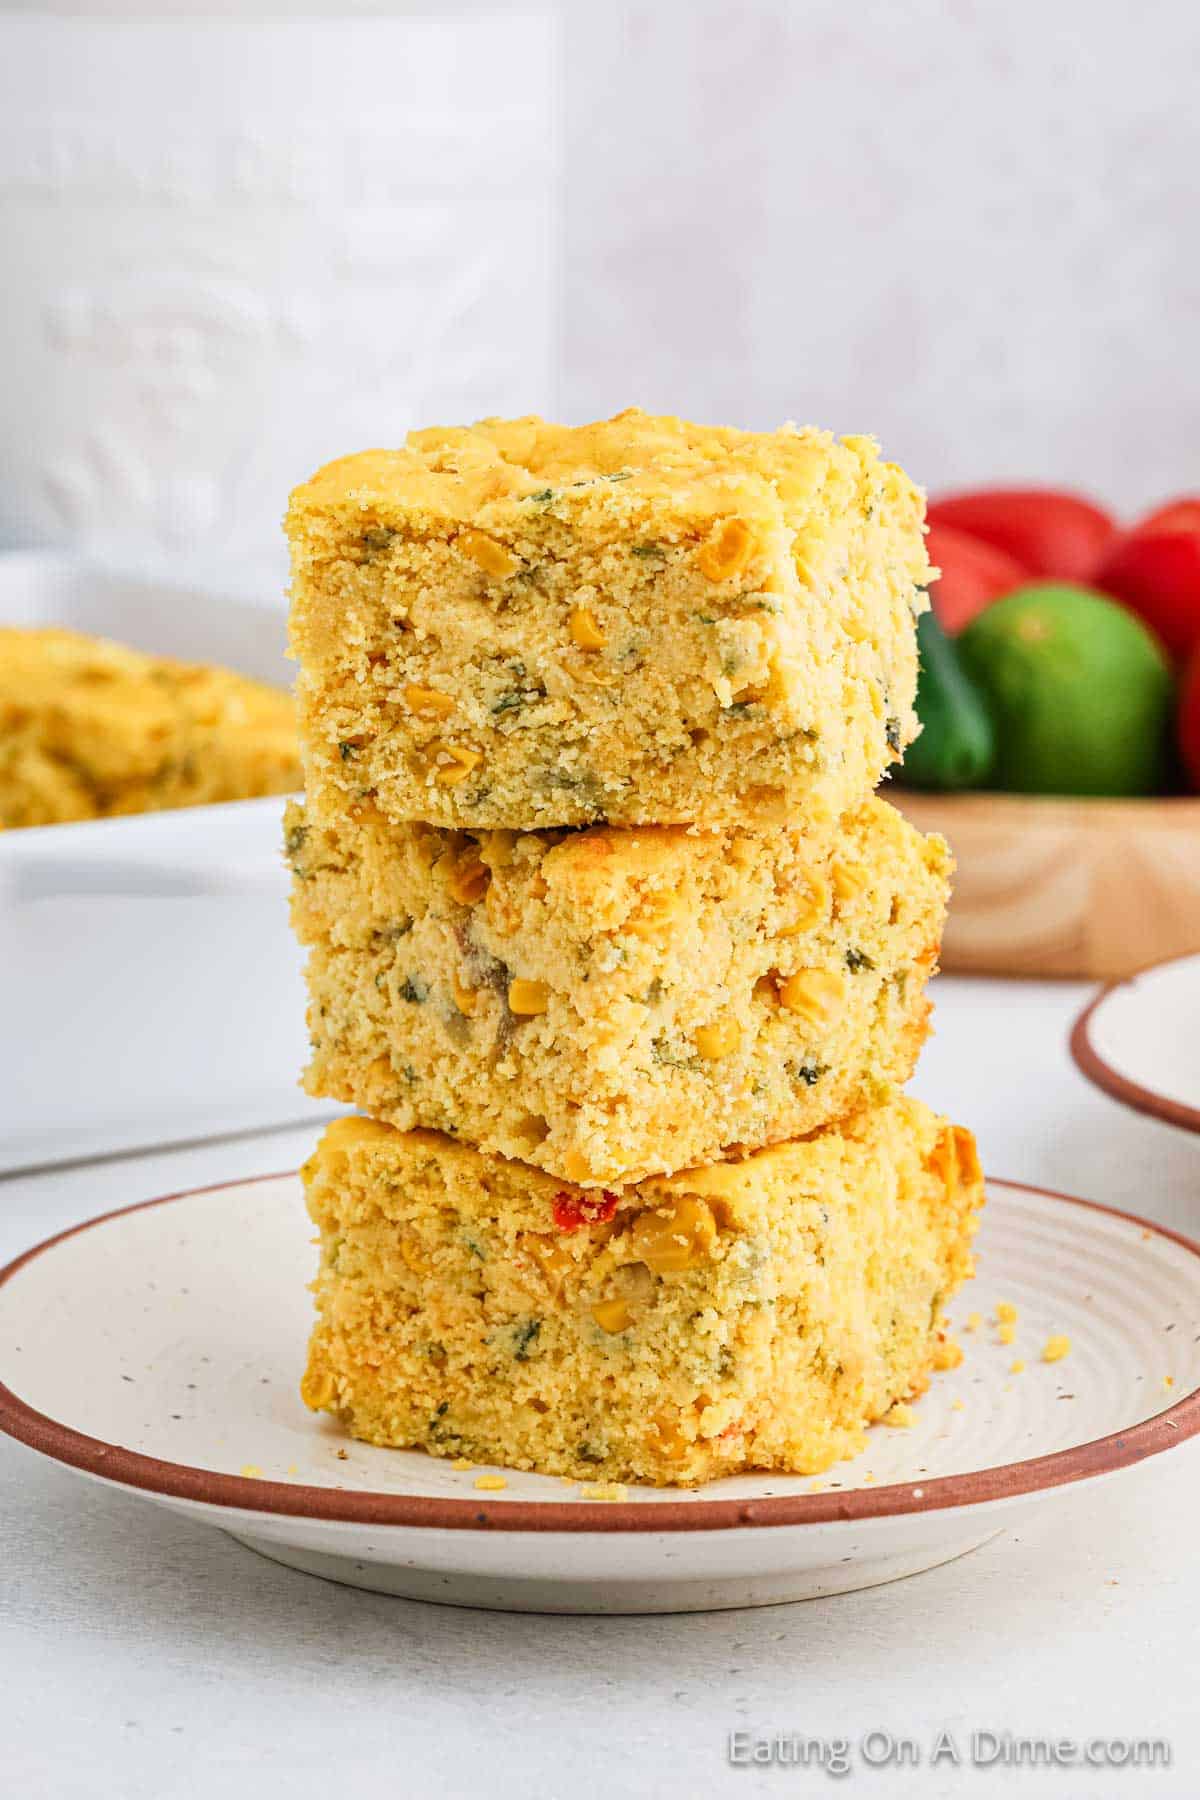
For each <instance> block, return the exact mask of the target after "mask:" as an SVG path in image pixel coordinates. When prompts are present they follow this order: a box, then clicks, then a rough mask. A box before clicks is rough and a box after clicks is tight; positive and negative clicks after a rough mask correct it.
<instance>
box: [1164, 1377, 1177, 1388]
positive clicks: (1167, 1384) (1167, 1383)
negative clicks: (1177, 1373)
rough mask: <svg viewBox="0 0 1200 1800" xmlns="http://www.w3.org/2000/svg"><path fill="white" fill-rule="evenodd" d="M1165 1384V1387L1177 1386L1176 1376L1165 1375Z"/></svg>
mask: <svg viewBox="0 0 1200 1800" xmlns="http://www.w3.org/2000/svg"><path fill="white" fill-rule="evenodd" d="M1163 1386H1164V1387H1165V1388H1173V1387H1174V1386H1175V1377H1174V1376H1173V1375H1164V1376H1163Z"/></svg>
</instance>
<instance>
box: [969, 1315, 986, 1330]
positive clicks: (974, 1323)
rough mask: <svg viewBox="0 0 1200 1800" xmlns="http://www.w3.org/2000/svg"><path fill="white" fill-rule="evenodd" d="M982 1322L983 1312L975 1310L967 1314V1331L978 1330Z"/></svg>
mask: <svg viewBox="0 0 1200 1800" xmlns="http://www.w3.org/2000/svg"><path fill="white" fill-rule="evenodd" d="M982 1324H983V1314H982V1313H977V1312H973V1313H968V1314H967V1323H966V1327H965V1329H966V1330H967V1331H978V1330H979V1327H980V1326H981V1325H982Z"/></svg>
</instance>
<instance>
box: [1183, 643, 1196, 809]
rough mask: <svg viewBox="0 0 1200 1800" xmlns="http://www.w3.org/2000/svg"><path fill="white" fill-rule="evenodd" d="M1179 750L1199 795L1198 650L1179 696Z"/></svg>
mask: <svg viewBox="0 0 1200 1800" xmlns="http://www.w3.org/2000/svg"><path fill="white" fill-rule="evenodd" d="M1179 748H1180V750H1181V752H1182V753H1183V766H1184V768H1185V769H1186V770H1187V775H1188V780H1189V781H1190V782H1191V784H1192V786H1193V787H1194V788H1195V790H1196V792H1197V793H1198V794H1200V650H1197V652H1196V654H1195V655H1194V656H1193V657H1192V660H1191V662H1190V663H1189V664H1188V667H1187V672H1186V674H1185V675H1184V678H1183V687H1182V689H1181V690H1180V694H1179Z"/></svg>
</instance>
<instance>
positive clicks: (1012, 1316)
mask: <svg viewBox="0 0 1200 1800" xmlns="http://www.w3.org/2000/svg"><path fill="white" fill-rule="evenodd" d="M996 1319H997V1321H998V1323H999V1324H1001V1325H1015V1324H1016V1322H1017V1309H1016V1307H1015V1306H1014V1305H1013V1304H1012V1302H1011V1301H1010V1300H998V1301H997V1302H996Z"/></svg>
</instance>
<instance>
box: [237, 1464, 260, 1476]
mask: <svg viewBox="0 0 1200 1800" xmlns="http://www.w3.org/2000/svg"><path fill="white" fill-rule="evenodd" d="M238 1474H239V1475H245V1476H247V1477H253V1476H257V1475H261V1474H262V1470H261V1469H260V1468H259V1466H258V1464H257V1463H243V1464H242V1466H241V1468H240V1469H239V1470H238Z"/></svg>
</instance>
